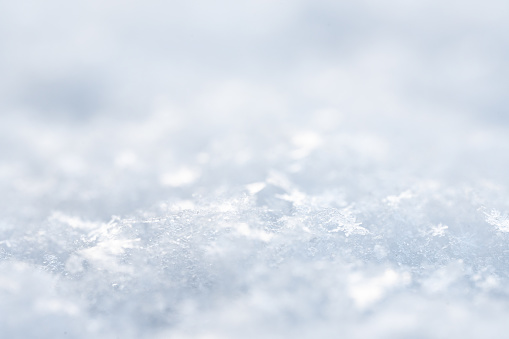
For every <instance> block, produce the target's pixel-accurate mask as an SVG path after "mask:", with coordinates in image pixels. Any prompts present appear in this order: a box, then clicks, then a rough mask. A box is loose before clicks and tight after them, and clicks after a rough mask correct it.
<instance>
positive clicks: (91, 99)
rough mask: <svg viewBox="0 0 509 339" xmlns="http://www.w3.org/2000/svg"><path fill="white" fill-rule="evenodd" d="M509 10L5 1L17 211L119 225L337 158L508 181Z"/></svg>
mask: <svg viewBox="0 0 509 339" xmlns="http://www.w3.org/2000/svg"><path fill="white" fill-rule="evenodd" d="M508 7H509V4H508V3H507V2H505V1H498V0H489V1H484V2H480V1H463V2H461V3H459V2H455V1H445V2H444V1H434V0H431V1H412V2H411V3H409V2H405V1H396V0H391V1H384V2H380V1H374V0H362V1H327V0H318V1H305V0H298V1H287V0H272V1H265V0H259V1H243V2H238V1H154V0H149V1H144V2H138V1H122V2H118V1H114V0H109V1H78V2H72V3H69V2H65V1H58V0H50V1H45V2H39V1H29V0H22V1H1V2H0V50H1V53H0V74H1V77H0V112H1V114H0V129H1V130H0V149H1V152H0V161H1V163H2V166H1V168H2V170H1V173H0V178H1V179H0V185H1V186H2V187H1V189H2V192H3V194H2V196H3V199H4V200H5V201H4V202H3V204H4V206H6V207H7V208H4V209H3V212H2V213H7V214H9V212H6V210H9V209H10V208H12V209H14V210H16V209H19V208H26V209H34V211H33V212H34V213H35V211H36V210H38V211H39V212H41V213H43V212H42V211H43V210H50V209H52V208H59V209H62V208H63V209H71V210H72V211H73V212H74V213H78V214H83V213H84V214H85V216H88V217H91V218H103V219H104V218H105V219H108V218H109V217H110V216H111V215H112V214H122V213H127V212H129V211H131V210H132V209H133V208H137V207H143V206H145V205H147V204H148V205H150V204H151V203H154V202H155V201H157V200H158V199H161V198H164V197H167V196H168V195H171V194H177V195H180V194H190V192H187V193H186V192H184V191H185V188H182V187H185V186H189V184H191V183H199V184H200V185H201V186H205V187H207V188H208V189H210V188H212V186H214V187H215V186H216V184H217V185H233V186H234V185H237V184H245V183H249V182H253V181H259V180H263V179H264V178H265V177H266V176H267V172H268V171H269V170H270V169H274V168H276V169H279V170H283V171H287V170H289V169H293V170H289V171H290V172H292V171H293V172H292V173H297V172H299V171H301V170H304V169H303V168H304V167H306V166H307V167H306V168H308V172H309V171H311V170H309V167H310V166H311V167H313V166H315V167H316V166H320V165H323V166H329V167H331V166H332V165H331V162H334V161H335V160H337V161H336V163H335V165H334V166H340V167H342V168H345V167H350V168H357V169H355V170H351V171H349V173H348V175H347V176H352V175H353V176H355V175H356V173H359V171H362V169H361V168H360V167H359V166H361V167H362V168H364V169H366V170H367V171H369V170H373V169H377V170H381V169H385V170H390V171H393V170H396V169H404V170H405V171H406V173H407V174H408V173H414V172H415V171H419V169H421V170H423V171H425V172H426V173H428V174H430V175H432V174H431V173H432V172H433V170H434V169H435V170H438V172H436V171H435V174H436V173H440V175H445V176H449V177H450V178H449V179H447V180H455V179H456V178H457V177H458V176H463V175H467V176H468V175H474V177H475V179H476V180H477V179H481V178H477V177H476V176H477V175H479V172H480V174H481V175H482V178H483V179H489V178H492V177H493V176H495V177H496V176H501V180H502V179H504V180H505V174H504V173H505V171H501V170H499V169H500V166H505V165H507V161H506V159H507V156H506V154H507V153H506V151H507V138H506V136H505V135H506V134H507V128H508V126H509V125H508V124H509V114H508V113H507V104H508V99H507V92H508V88H509V84H508V79H509V74H508V72H509V71H508V65H509V63H508V61H507V60H509V42H508V37H507V33H506V32H507V31H508V29H509V27H508V26H509V23H508V22H509V20H508V16H509V14H508V10H509V9H508ZM338 139H341V140H338ZM323 146H328V147H329V148H331V149H333V150H331V151H330V152H329V153H328V154H326V153H324V154H323V155H322V156H321V158H320V157H319V159H313V160H310V159H309V158H308V155H309V154H311V153H312V151H313V150H314V149H318V148H319V147H323ZM296 149H297V151H296ZM299 150H300V151H299ZM294 151H295V152H297V153H296V154H293V153H292V152H294ZM299 152H300V153H299ZM292 154H293V155H292ZM299 154H300V155H299ZM341 154H342V155H341ZM324 158H326V159H328V160H326V159H324ZM338 162H339V163H338ZM313 163H314V164H315V165H312V164H313ZM304 164H308V165H309V166H308V165H306V166H304ZM356 164H357V165H356ZM355 166H357V167H355ZM437 167H440V168H439V169H437ZM324 171H325V172H327V171H326V170H325V169H323V168H322V169H320V170H316V171H315V172H314V173H313V172H312V171H311V172H309V173H308V174H307V177H308V179H309V180H311V181H313V179H312V178H313V177H316V175H318V176H321V177H322V178H321V180H322V181H323V180H324V178H323V175H322V174H323V173H324ZM447 171H448V172H447ZM179 173H180V174H179ZM327 173H328V172H327ZM329 174H330V173H329ZM179 175H180V176H181V179H175V180H173V179H171V178H170V177H175V176H177V177H178V176H179ZM485 177H486V178H485ZM164 178H166V179H164ZM301 179H302V178H301ZM172 180H173V182H172ZM179 180H181V181H182V182H180V181H179ZM309 180H308V181H309ZM300 181H301V182H302V184H305V180H304V179H302V180H300ZM315 181H316V180H315ZM324 184H330V182H329V183H324ZM313 185H315V186H313ZM316 185H318V183H316V182H315V183H311V182H310V183H309V185H308V187H309V188H310V189H311V188H312V187H317V186H316ZM168 187H170V188H168ZM176 187H177V188H179V189H180V191H178V193H175V192H176V191H175V188H176ZM196 189H197V186H194V187H193V190H195V191H196ZM31 199H33V200H31ZM13 201H16V202H13ZM45 204H46V205H47V206H45V207H43V208H39V207H37V206H41V205H45ZM9 206H10V207H9ZM85 206H87V207H85ZM85 211H87V212H85ZM25 212H26V211H25ZM25 212H24V213H22V215H30V213H25ZM36 214H37V213H36ZM43 214H44V213H43ZM11 215H12V214H11Z"/></svg>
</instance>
